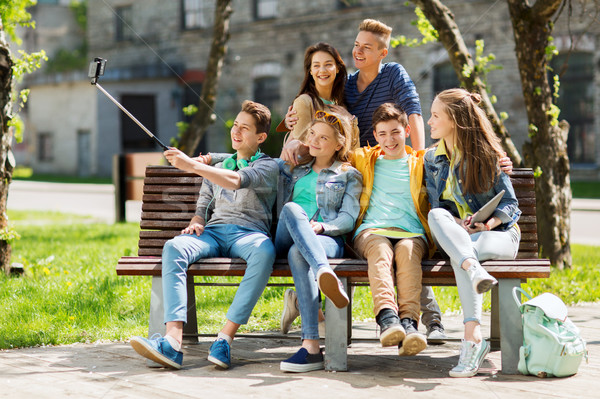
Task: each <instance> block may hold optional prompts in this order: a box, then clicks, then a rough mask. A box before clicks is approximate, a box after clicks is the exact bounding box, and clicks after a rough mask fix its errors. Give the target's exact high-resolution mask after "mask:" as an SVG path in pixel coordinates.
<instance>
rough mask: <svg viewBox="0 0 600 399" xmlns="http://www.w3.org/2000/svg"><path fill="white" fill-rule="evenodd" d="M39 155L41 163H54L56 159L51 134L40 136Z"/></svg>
mask: <svg viewBox="0 0 600 399" xmlns="http://www.w3.org/2000/svg"><path fill="white" fill-rule="evenodd" d="M37 155H38V161H40V162H52V160H53V159H54V156H53V151H52V134H51V133H40V134H38V142H37Z"/></svg>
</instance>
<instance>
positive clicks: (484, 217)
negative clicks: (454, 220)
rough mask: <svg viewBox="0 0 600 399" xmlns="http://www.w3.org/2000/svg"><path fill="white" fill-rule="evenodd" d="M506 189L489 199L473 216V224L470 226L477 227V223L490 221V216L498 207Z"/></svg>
mask: <svg viewBox="0 0 600 399" xmlns="http://www.w3.org/2000/svg"><path fill="white" fill-rule="evenodd" d="M505 191H506V190H502V191H500V192H499V193H498V194H496V195H495V196H494V198H492V199H491V200H489V201H488V202H487V203H486V204H485V205H484V206H482V207H481V209H479V210H478V211H477V212H475V214H474V215H473V217H472V218H471V224H470V225H469V227H475V223H485V222H487V221H488V219H489V218H490V217H492V215H493V214H494V211H495V210H496V208H497V207H498V204H499V203H500V200H501V199H502V196H503V195H504V192H505Z"/></svg>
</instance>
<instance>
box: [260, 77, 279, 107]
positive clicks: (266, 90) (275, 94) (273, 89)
mask: <svg viewBox="0 0 600 399" xmlns="http://www.w3.org/2000/svg"><path fill="white" fill-rule="evenodd" d="M280 98H281V96H280V94H279V78H278V77H262V78H258V79H255V80H254V101H256V102H259V103H261V104H263V105H266V106H267V107H268V108H269V109H274V108H275V106H276V105H277V102H278V101H279V99H280Z"/></svg>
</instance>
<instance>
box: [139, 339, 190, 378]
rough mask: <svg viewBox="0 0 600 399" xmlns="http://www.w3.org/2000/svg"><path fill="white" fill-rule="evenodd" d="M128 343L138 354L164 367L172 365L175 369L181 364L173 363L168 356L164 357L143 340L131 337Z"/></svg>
mask: <svg viewBox="0 0 600 399" xmlns="http://www.w3.org/2000/svg"><path fill="white" fill-rule="evenodd" d="M129 344H130V345H131V347H132V348H133V349H134V350H135V351H136V352H137V353H138V354H140V355H141V356H143V357H145V358H146V359H150V360H152V361H153V362H156V363H158V364H161V365H163V366H166V367H172V368H174V369H177V370H179V369H180V368H181V364H178V363H175V362H174V361H172V360H171V359H169V358H168V357H165V356H164V355H163V354H162V353H160V352H157V351H156V350H154V348H152V347H150V346H149V345H147V344H146V343H145V342H144V341H138V340H136V339H135V338H132V339H131V341H129Z"/></svg>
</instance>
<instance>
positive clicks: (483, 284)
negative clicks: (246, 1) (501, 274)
mask: <svg viewBox="0 0 600 399" xmlns="http://www.w3.org/2000/svg"><path fill="white" fill-rule="evenodd" d="M496 284H498V281H497V280H490V279H485V280H481V281H480V282H479V283H478V284H477V288H476V291H477V293H478V294H485V293H486V292H488V291H489V290H490V289H491V288H492V286H494V285H496Z"/></svg>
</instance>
